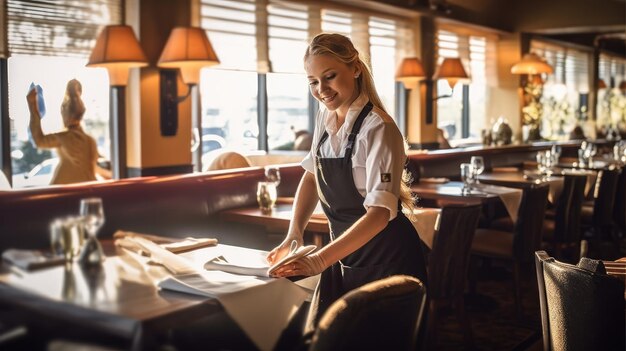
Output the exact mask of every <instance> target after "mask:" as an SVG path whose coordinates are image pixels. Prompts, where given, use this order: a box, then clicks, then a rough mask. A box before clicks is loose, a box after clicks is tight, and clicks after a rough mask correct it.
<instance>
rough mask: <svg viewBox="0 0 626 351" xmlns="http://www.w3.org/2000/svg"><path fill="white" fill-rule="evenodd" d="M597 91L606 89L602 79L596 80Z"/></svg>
mask: <svg viewBox="0 0 626 351" xmlns="http://www.w3.org/2000/svg"><path fill="white" fill-rule="evenodd" d="M598 89H606V83H605V82H604V79H599V80H598Z"/></svg>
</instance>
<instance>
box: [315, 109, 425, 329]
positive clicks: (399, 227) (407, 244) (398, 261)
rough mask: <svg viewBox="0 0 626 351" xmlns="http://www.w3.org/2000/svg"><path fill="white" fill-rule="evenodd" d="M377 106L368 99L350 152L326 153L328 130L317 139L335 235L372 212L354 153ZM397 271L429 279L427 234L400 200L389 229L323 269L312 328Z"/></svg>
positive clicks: (322, 193) (321, 184) (321, 183)
mask: <svg viewBox="0 0 626 351" xmlns="http://www.w3.org/2000/svg"><path fill="white" fill-rule="evenodd" d="M371 110H372V103H371V102H368V103H367V105H365V107H364V108H363V110H362V111H361V113H360V114H359V116H358V117H357V119H356V121H355V122H354V126H353V127H352V131H351V133H350V135H349V137H348V144H347V146H346V152H345V155H344V157H340V158H322V157H320V146H321V145H322V144H323V143H324V142H325V141H326V139H327V138H328V133H326V132H324V134H323V135H322V138H321V139H320V142H319V143H318V145H317V150H316V155H317V158H316V159H317V162H316V164H315V177H316V180H317V186H318V189H317V192H318V194H319V197H320V202H321V204H322V207H323V209H324V213H325V214H326V216H327V217H328V220H329V224H330V240H331V241H333V240H335V238H337V237H339V236H341V235H342V234H343V233H344V232H345V231H346V230H347V229H348V228H349V227H350V226H352V225H353V224H354V223H355V222H356V221H357V220H358V219H359V218H361V217H363V215H365V213H366V210H365V208H364V207H363V202H364V200H365V198H363V196H362V195H361V194H360V193H359V191H358V190H357V188H356V186H355V185H354V179H353V177H352V153H353V148H354V143H355V140H356V136H357V134H358V133H359V130H360V129H361V125H362V124H363V121H364V120H365V117H366V116H367V115H368V114H369V113H370V111H371ZM380 142H383V141H382V140H381V141H380ZM395 274H407V275H411V276H414V277H417V278H419V279H420V280H421V281H422V282H424V283H426V266H425V261H424V256H423V252H422V244H421V240H420V238H419V236H418V234H417V232H416V231H415V228H414V227H413V224H411V222H410V221H409V219H408V218H406V216H405V215H404V214H403V213H402V211H401V204H400V201H398V213H397V215H396V218H394V219H393V220H392V221H390V222H389V223H388V224H387V227H385V229H383V230H382V231H381V232H380V233H378V234H377V235H376V236H374V237H373V238H372V239H371V240H370V241H369V242H367V243H366V244H365V245H363V246H362V247H361V248H360V249H358V250H356V251H355V252H353V253H351V254H350V255H348V256H346V257H344V258H343V259H342V260H340V261H339V262H337V263H335V264H333V265H332V266H330V267H329V268H327V269H326V270H325V271H324V272H322V274H321V277H320V282H319V284H318V286H317V289H316V291H315V294H314V296H313V301H312V305H311V310H310V313H309V321H308V323H307V324H308V325H307V329H310V328H313V327H314V326H316V325H317V322H318V320H319V318H320V317H321V316H322V315H323V314H324V312H325V311H326V309H328V307H329V306H330V305H331V304H332V303H333V302H334V301H335V300H337V299H339V298H340V297H341V296H343V295H344V294H345V293H347V292H348V291H350V290H352V289H355V288H358V287H360V286H362V285H364V284H367V283H369V282H372V281H375V280H378V279H382V278H385V277H388V276H391V275H395Z"/></svg>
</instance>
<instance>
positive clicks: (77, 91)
mask: <svg viewBox="0 0 626 351" xmlns="http://www.w3.org/2000/svg"><path fill="white" fill-rule="evenodd" d="M82 94H83V86H82V85H81V84H80V82H79V81H78V80H76V79H72V80H70V81H69V82H67V87H66V88H65V96H64V97H63V103H61V115H63V116H67V117H69V118H70V119H71V120H75V121H80V120H81V119H82V118H83V115H84V114H85V104H84V103H83V99H82V98H81V95H82Z"/></svg>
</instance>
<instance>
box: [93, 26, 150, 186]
mask: <svg viewBox="0 0 626 351" xmlns="http://www.w3.org/2000/svg"><path fill="white" fill-rule="evenodd" d="M147 65H148V59H147V58H146V55H145V54H144V52H143V50H142V49H141V46H140V45H139V41H138V40H137V37H136V36H135V33H134V32H133V29H132V28H131V27H130V26H127V25H111V26H106V27H104V29H103V30H102V32H100V35H99V36H98V39H97V40H96V46H95V47H94V48H93V50H92V51H91V55H90V56H89V62H88V63H87V67H103V68H106V69H107V71H108V73H109V84H110V86H111V88H110V92H111V96H110V108H109V113H110V122H109V123H110V125H109V132H110V135H111V171H112V175H113V177H114V178H115V179H121V178H125V177H126V176H127V165H126V84H127V83H128V70H129V69H130V68H134V67H144V66H147Z"/></svg>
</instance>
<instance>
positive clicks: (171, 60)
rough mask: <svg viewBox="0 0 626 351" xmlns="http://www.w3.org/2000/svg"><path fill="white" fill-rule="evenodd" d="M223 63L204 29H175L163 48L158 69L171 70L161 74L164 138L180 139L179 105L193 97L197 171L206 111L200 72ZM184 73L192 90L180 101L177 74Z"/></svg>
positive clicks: (200, 155)
mask: <svg viewBox="0 0 626 351" xmlns="http://www.w3.org/2000/svg"><path fill="white" fill-rule="evenodd" d="M219 63H220V61H219V59H218V58H217V55H216V54H215V51H214V50H213V46H212V45H211V42H210V41H209V38H208V37H207V35H206V32H205V30H204V29H202V28H198V27H176V28H174V29H172V32H171V33H170V36H169V38H168V39H167V43H166V44H165V47H164V48H163V52H162V53H161V57H160V58H159V62H158V66H159V67H161V68H169V69H170V70H161V72H160V78H161V80H160V84H161V134H162V135H164V136H167V135H176V130H177V129H178V103H179V102H181V101H183V100H184V99H185V98H186V97H187V96H189V95H190V94H191V98H192V102H191V116H192V117H191V118H192V123H193V124H194V127H193V128H194V129H197V131H198V135H199V136H200V138H199V140H198V147H197V149H196V150H195V153H194V159H195V160H194V163H195V165H196V170H197V171H200V170H201V168H202V110H201V103H200V96H199V95H200V88H199V87H198V83H199V81H200V70H201V69H202V68H203V67H208V66H213V65H217V64H219ZM171 69H177V70H180V73H181V76H182V79H183V82H185V84H187V86H188V87H189V90H188V92H187V95H185V96H183V97H182V98H179V97H178V92H177V89H176V86H177V84H176V81H177V71H175V70H171Z"/></svg>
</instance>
